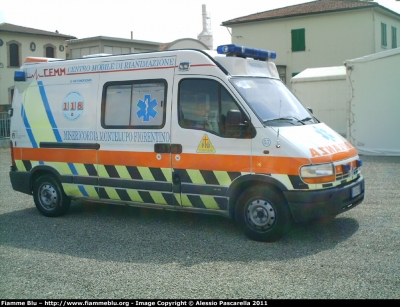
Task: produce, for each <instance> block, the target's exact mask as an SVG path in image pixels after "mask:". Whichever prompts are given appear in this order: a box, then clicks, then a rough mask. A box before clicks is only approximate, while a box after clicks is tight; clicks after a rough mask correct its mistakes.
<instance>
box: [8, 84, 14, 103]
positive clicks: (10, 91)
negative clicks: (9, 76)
mask: <svg viewBox="0 0 400 307" xmlns="http://www.w3.org/2000/svg"><path fill="white" fill-rule="evenodd" d="M13 98H14V86H12V87H10V88H8V103H9V104H12V100H13Z"/></svg>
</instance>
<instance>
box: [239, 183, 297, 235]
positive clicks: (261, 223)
mask: <svg viewBox="0 0 400 307" xmlns="http://www.w3.org/2000/svg"><path fill="white" fill-rule="evenodd" d="M235 213H236V221H237V223H238V225H239V226H240V228H241V229H242V230H243V232H244V233H245V234H246V236H248V237H249V238H250V239H252V240H256V241H263V242H273V241H276V240H278V239H280V238H281V237H282V236H283V235H284V234H285V233H287V232H288V231H289V229H290V226H291V225H292V222H293V220H292V216H291V213H290V210H289V206H288V204H287V202H286V200H285V198H284V197H283V195H282V192H281V191H279V190H277V189H275V188H272V187H265V186H254V187H250V188H248V189H247V190H246V191H244V192H243V193H242V194H241V195H240V197H239V198H238V200H237V203H236V212H235Z"/></svg>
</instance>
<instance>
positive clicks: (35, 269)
mask: <svg viewBox="0 0 400 307" xmlns="http://www.w3.org/2000/svg"><path fill="white" fill-rule="evenodd" d="M361 158H362V160H363V163H364V164H363V166H362V174H363V176H364V177H365V181H366V194H365V200H364V202H363V203H362V204H360V205H359V206H357V207H355V208H354V209H352V210H350V211H347V212H345V213H342V214H341V215H339V216H337V217H335V218H334V219H330V220H326V221H319V222H313V223H307V224H296V225H294V226H293V227H292V229H291V231H290V232H289V233H288V234H287V235H286V236H284V237H283V238H282V239H281V240H280V241H278V242H274V243H261V242H256V241H251V240H249V239H248V238H247V237H245V236H244V235H243V234H242V233H241V231H240V230H239V228H238V227H237V226H236V225H235V223H234V222H233V221H231V220H229V219H225V218H223V217H218V216H209V215H196V214H189V213H179V212H164V211H159V210H146V209H138V208H133V207H126V206H117V205H107V204H93V203H89V202H83V201H74V202H73V203H72V206H71V209H70V211H69V212H68V213H67V215H65V216H63V217H59V218H47V217H44V216H42V215H40V214H39V212H38V211H37V209H36V208H35V206H34V202H33V198H32V196H29V195H25V194H21V193H19V192H15V191H13V190H12V188H11V184H10V181H9V175H8V171H9V167H10V153H9V149H7V148H6V149H0V298H1V299H46V298H47V299H106V298H108V299H112V298H114V299H124V298H125V299H155V298H157V299H168V298H175V299H207V298H213V299H224V298H228V299H235V298H246V299H400V214H399V210H400V157H371V156H361Z"/></svg>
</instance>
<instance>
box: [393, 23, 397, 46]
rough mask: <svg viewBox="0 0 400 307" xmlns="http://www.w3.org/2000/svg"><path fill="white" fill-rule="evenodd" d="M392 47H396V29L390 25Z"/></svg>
mask: <svg viewBox="0 0 400 307" xmlns="http://www.w3.org/2000/svg"><path fill="white" fill-rule="evenodd" d="M392 48H397V29H396V28H395V27H392Z"/></svg>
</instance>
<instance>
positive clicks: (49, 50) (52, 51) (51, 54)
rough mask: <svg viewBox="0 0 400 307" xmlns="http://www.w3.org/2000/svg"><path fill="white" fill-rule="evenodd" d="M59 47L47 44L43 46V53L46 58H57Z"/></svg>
mask: <svg viewBox="0 0 400 307" xmlns="http://www.w3.org/2000/svg"><path fill="white" fill-rule="evenodd" d="M56 52H57V47H56V46H54V45H53V44H47V45H44V46H43V53H44V56H45V57H46V58H55V57H56V56H57V54H56Z"/></svg>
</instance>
